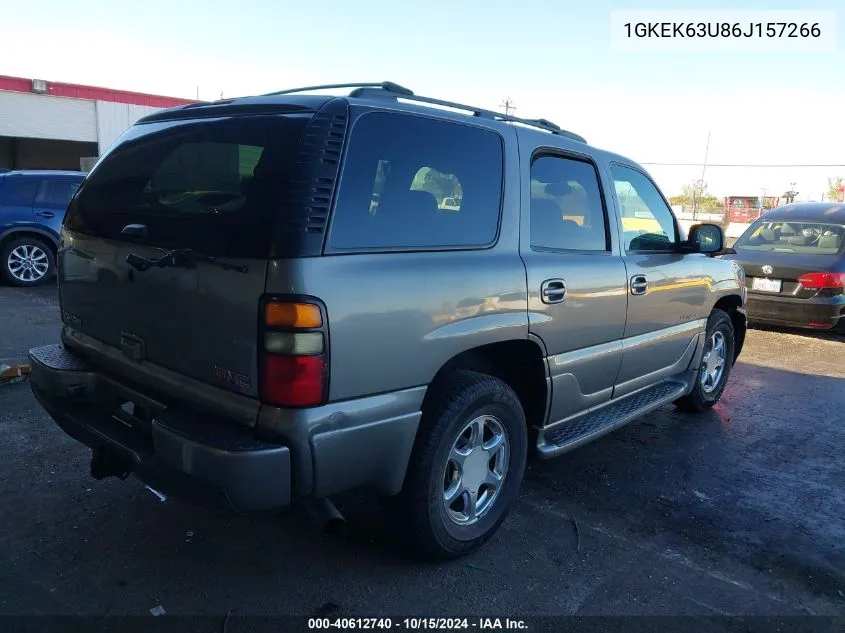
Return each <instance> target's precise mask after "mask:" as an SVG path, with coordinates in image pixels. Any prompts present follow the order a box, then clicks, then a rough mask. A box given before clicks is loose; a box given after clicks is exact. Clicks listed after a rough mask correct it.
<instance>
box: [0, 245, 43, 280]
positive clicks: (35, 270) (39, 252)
mask: <svg viewBox="0 0 845 633" xmlns="http://www.w3.org/2000/svg"><path fill="white" fill-rule="evenodd" d="M0 264H2V277H3V279H4V280H5V281H6V282H7V283H9V284H11V285H13V286H19V287H27V286H39V285H41V284H43V283H45V282H47V281H49V280H50V279H52V277H53V275H54V274H55V272H56V258H55V256H54V255H53V249H52V248H51V247H50V246H49V245H48V244H47V243H45V242H43V241H42V240H39V239H38V238H35V237H28V236H26V237H18V238H13V239H12V240H10V241H9V242H8V243H7V244H6V245H5V246H4V247H3V249H2V253H0Z"/></svg>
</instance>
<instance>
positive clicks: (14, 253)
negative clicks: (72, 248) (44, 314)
mask: <svg viewBox="0 0 845 633" xmlns="http://www.w3.org/2000/svg"><path fill="white" fill-rule="evenodd" d="M84 178H85V174H84V173H83V172H76V171H8V172H5V173H0V262H2V266H0V277H2V279H3V280H4V281H7V282H8V283H11V284H12V285H15V286H35V285H38V284H41V283H44V282H46V281H48V280H49V279H51V278H52V277H53V275H54V273H55V270H56V249H57V248H58V243H59V231H60V230H61V228H62V220H63V219H64V216H65V211H66V210H67V207H68V203H70V200H71V198H72V197H73V194H74V193H76V190H77V189H78V188H79V185H80V184H81V183H82V181H83V179H84Z"/></svg>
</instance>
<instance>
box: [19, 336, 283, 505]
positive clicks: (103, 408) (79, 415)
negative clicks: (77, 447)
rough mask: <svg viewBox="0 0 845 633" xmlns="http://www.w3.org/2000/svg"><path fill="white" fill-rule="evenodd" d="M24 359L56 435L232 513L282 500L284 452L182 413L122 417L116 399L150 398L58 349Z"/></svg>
mask: <svg viewBox="0 0 845 633" xmlns="http://www.w3.org/2000/svg"><path fill="white" fill-rule="evenodd" d="M29 358H30V363H31V365H32V374H31V376H30V384H31V388H32V392H33V394H34V395H35V397H36V399H37V400H38V402H39V403H40V404H41V406H43V407H44V409H46V410H47V412H48V413H49V414H50V416H51V417H52V418H53V419H54V420H55V421H56V423H57V424H58V425H59V426H60V427H61V428H62V430H64V431H65V432H66V433H67V434H68V435H70V436H71V437H72V438H74V439H75V440H77V441H79V442H82V443H83V444H85V445H87V446H89V447H90V448H92V449H93V450H94V451H95V452H99V451H106V452H107V453H108V454H110V455H111V456H112V457H113V458H117V460H119V461H120V462H121V463H122V464H124V465H125V466H126V469H127V470H129V471H131V473H132V474H134V475H135V476H136V477H137V478H138V479H140V480H141V481H143V482H145V483H147V484H149V485H150V486H152V487H154V488H156V489H157V490H161V492H163V493H165V494H173V495H176V496H187V497H190V498H194V499H197V500H201V501H205V502H210V503H214V504H219V503H221V502H222V503H223V504H224V505H227V506H229V507H230V508H232V509H234V510H236V511H239V512H255V511H261V510H270V509H273V508H278V507H283V506H286V505H288V504H289V503H290V498H291V487H290V480H291V477H290V450H289V449H288V447H286V446H282V445H278V444H270V443H267V442H262V441H260V440H256V439H255V438H254V437H253V435H252V430H251V429H249V428H246V427H244V426H242V425H238V424H233V423H231V422H227V421H224V420H219V419H214V418H213V417H212V416H206V415H203V414H197V413H196V412H191V411H188V410H183V411H180V410H172V409H169V408H164V409H160V410H158V411H155V412H154V413H152V414H151V415H150V416H149V419H148V420H146V421H145V420H142V419H139V418H136V417H135V416H133V415H129V414H125V415H124V413H125V412H122V411H121V410H120V404H121V401H128V400H130V399H132V400H133V401H136V400H143V402H144V403H145V404H147V403H149V402H151V401H149V400H148V399H141V398H137V395H138V394H135V393H133V391H132V390H131V389H129V388H126V387H123V386H122V385H120V384H118V383H116V382H114V381H112V380H110V379H108V378H106V377H105V376H103V375H102V374H99V373H97V372H95V371H92V370H91V369H90V368H89V367H88V366H87V365H86V364H85V363H84V361H81V360H80V359H79V357H77V356H75V355H74V354H72V353H70V352H68V351H67V350H66V349H65V348H64V347H62V346H61V345H50V346H46V347H40V348H35V349H32V350H30V352H29Z"/></svg>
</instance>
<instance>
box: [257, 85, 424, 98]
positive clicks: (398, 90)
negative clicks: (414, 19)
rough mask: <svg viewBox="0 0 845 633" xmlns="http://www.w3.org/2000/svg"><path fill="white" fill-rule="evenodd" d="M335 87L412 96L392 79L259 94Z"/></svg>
mask: <svg viewBox="0 0 845 633" xmlns="http://www.w3.org/2000/svg"><path fill="white" fill-rule="evenodd" d="M335 88H378V89H381V90H384V91H385V92H390V93H396V94H401V95H404V96H409V97H412V96H414V93H413V92H412V91H410V90H408V89H407V88H405V87H404V86H400V85H399V84H396V83H393V82H392V81H380V82H374V83H352V84H325V85H323V86H306V87H304V88H290V89H288V90H278V91H276V92H268V93H267V94H264V95H261V96H262V97H275V96H276V95H290V94H296V93H297V92H311V91H312V90H333V89H335Z"/></svg>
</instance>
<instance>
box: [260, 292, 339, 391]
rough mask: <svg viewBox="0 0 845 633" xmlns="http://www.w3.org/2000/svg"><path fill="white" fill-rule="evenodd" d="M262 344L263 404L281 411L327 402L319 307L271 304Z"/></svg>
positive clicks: (264, 314)
mask: <svg viewBox="0 0 845 633" xmlns="http://www.w3.org/2000/svg"><path fill="white" fill-rule="evenodd" d="M262 326H263V327H262V332H261V340H260V341H259V343H260V346H261V352H262V359H261V370H262V371H261V400H262V402H265V403H266V404H272V405H276V406H280V407H313V406H318V405H321V404H323V403H324V402H325V400H326V395H327V381H328V363H327V350H326V331H325V326H326V322H325V313H324V311H323V310H322V308H321V307H320V306H319V305H318V304H316V303H310V302H307V301H282V300H270V301H267V302H265V303H264V306H263V310H262Z"/></svg>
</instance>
